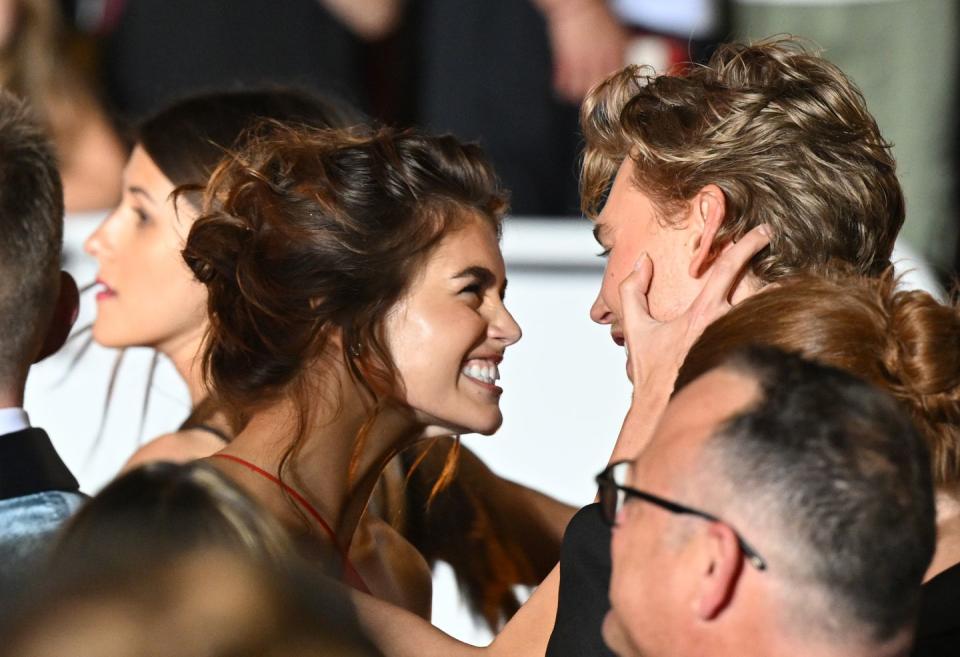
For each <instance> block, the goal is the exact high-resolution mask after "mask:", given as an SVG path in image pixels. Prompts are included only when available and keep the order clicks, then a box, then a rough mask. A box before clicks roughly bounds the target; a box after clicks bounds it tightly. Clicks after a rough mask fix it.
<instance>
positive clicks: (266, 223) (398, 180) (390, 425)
mask: <svg viewBox="0 0 960 657" xmlns="http://www.w3.org/2000/svg"><path fill="white" fill-rule="evenodd" d="M505 209H506V203H505V198H504V194H503V192H502V191H501V189H500V187H499V185H498V183H497V181H496V178H495V176H494V174H493V171H492V170H491V168H490V166H489V164H488V163H487V162H486V160H485V159H484V158H483V156H482V154H481V153H480V151H479V149H477V148H476V147H474V146H465V145H462V144H460V143H458V142H457V141H456V140H454V139H453V138H449V137H440V138H431V137H422V136H418V135H416V134H413V133H398V132H395V131H391V130H387V129H383V130H379V131H373V132H371V131H368V130H359V129H358V130H355V131H353V132H352V133H347V132H345V131H339V132H336V133H334V132H332V131H316V130H306V129H299V130H298V129H292V128H283V127H280V126H276V127H274V128H273V129H272V130H271V131H269V133H268V134H263V135H261V136H260V137H259V138H257V139H254V140H252V141H251V142H250V143H248V144H247V145H246V147H245V148H243V149H242V150H241V151H240V152H239V153H236V154H234V155H233V156H232V157H230V158H229V159H228V160H226V161H225V162H224V163H223V164H222V165H221V166H220V167H219V168H218V169H217V171H216V172H215V173H214V174H213V176H212V178H211V180H210V182H209V183H208V187H207V191H206V200H205V205H204V211H203V214H202V216H200V217H199V218H198V219H197V220H196V221H195V222H194V225H193V227H192V228H191V230H190V234H189V237H188V240H187V244H186V247H185V249H184V259H185V260H186V261H187V263H188V265H189V266H190V268H191V269H192V270H193V272H194V274H195V275H196V277H197V279H198V280H200V281H201V282H202V283H204V285H206V288H207V298H208V310H209V313H208V315H209V321H210V330H209V334H208V339H207V340H206V342H205V351H204V359H203V364H204V371H205V373H206V374H207V376H208V387H209V389H211V390H214V391H216V395H217V399H218V402H219V403H221V404H222V405H223V407H224V408H225V409H227V410H228V411H229V412H230V416H231V417H232V418H239V417H242V418H244V422H243V423H242V425H243V428H242V429H241V430H240V431H239V433H238V434H237V435H236V436H235V437H234V438H233V440H232V441H231V442H230V444H229V445H227V446H226V447H225V448H224V449H223V450H222V451H221V452H219V453H218V454H216V455H215V456H214V460H213V462H215V463H216V464H217V465H218V466H219V467H221V468H222V469H223V470H224V471H225V472H227V473H228V474H229V475H230V476H231V477H233V478H235V480H236V481H237V482H238V483H240V484H241V485H242V486H243V487H244V488H246V489H247V490H248V491H249V492H250V493H251V494H252V495H253V496H254V497H255V498H257V499H258V500H259V501H260V502H261V504H263V505H264V506H265V507H266V508H267V509H268V510H269V511H270V512H272V513H273V514H274V515H276V517H277V518H279V519H280V520H281V522H282V523H283V524H284V525H285V526H286V527H287V528H288V529H289V530H290V531H291V532H292V533H293V534H294V535H295V536H298V537H300V538H301V539H303V541H302V542H303V544H304V545H306V546H308V547H309V549H311V550H312V551H315V552H318V553H320V555H321V556H324V557H326V558H328V559H333V560H334V561H336V562H338V563H340V564H342V570H343V579H344V580H345V581H347V582H349V583H350V584H352V585H353V586H355V587H356V588H358V589H360V590H369V591H370V592H372V593H373V594H374V595H376V596H377V597H380V598H382V599H386V600H391V601H397V600H400V601H403V602H404V603H405V604H404V605H403V606H406V607H407V608H411V607H413V608H417V607H418V606H419V607H420V608H422V609H423V611H424V612H429V598H427V599H424V600H419V601H417V600H414V601H410V600H409V599H407V597H408V596H409V592H408V591H407V590H406V587H404V586H403V582H402V581H400V580H399V579H398V577H397V575H398V573H397V572H396V571H395V570H391V569H390V568H383V567H378V566H379V564H376V563H372V564H369V566H370V567H368V568H365V567H364V564H354V563H352V562H351V560H350V558H349V557H348V554H349V549H350V544H351V541H352V540H353V537H354V533H355V532H356V530H357V527H358V525H359V524H360V520H361V517H362V516H363V513H364V510H365V509H366V507H367V504H368V501H369V499H370V495H371V493H372V491H373V488H374V486H375V484H376V482H377V480H378V479H379V477H380V475H381V473H382V471H383V469H384V468H385V467H386V465H387V463H388V462H389V461H390V460H391V459H392V458H393V457H394V456H395V455H396V454H397V453H398V452H399V451H400V450H402V449H403V448H405V447H408V446H410V445H412V444H414V443H416V441H418V440H419V439H421V438H424V437H429V436H437V435H450V434H460V433H483V434H490V433H493V432H494V431H496V429H497V428H499V426H500V423H501V421H502V415H501V412H500V406H499V400H500V395H501V393H502V392H503V390H502V389H501V388H500V387H499V386H497V385H496V381H497V380H498V379H499V372H498V365H499V363H500V362H501V360H502V358H503V355H504V351H505V350H506V348H507V347H508V346H510V345H512V344H513V343H515V342H516V341H517V340H519V338H520V328H519V326H518V325H517V324H516V322H515V321H514V319H513V317H512V316H511V315H510V313H509V312H508V311H507V309H506V307H505V306H504V304H503V298H504V294H505V292H506V284H507V282H506V274H505V268H504V263H503V257H502V255H501V253H500V248H499V244H498V240H499V235H500V224H501V220H502V216H503V213H504V211H505ZM395 563H396V562H395Z"/></svg>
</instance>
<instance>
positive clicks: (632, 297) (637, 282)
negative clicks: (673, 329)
mask: <svg viewBox="0 0 960 657" xmlns="http://www.w3.org/2000/svg"><path fill="white" fill-rule="evenodd" d="M652 280H653V261H652V260H651V259H650V256H649V255H647V253H646V252H643V253H641V254H640V257H639V258H637V261H636V263H635V264H634V266H633V271H632V272H631V273H630V275H629V276H627V277H626V278H625V279H623V282H621V283H620V305H621V306H622V308H623V315H624V318H640V317H642V318H644V319H653V318H652V317H651V316H650V302H649V300H648V299H647V295H648V294H649V293H650V282H651V281H652Z"/></svg>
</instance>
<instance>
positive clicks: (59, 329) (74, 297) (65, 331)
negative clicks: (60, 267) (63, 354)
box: [33, 271, 80, 363]
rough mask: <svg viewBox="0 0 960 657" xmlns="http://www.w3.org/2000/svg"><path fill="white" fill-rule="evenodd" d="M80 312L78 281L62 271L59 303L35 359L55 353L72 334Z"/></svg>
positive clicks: (35, 360) (39, 359) (41, 358)
mask: <svg viewBox="0 0 960 657" xmlns="http://www.w3.org/2000/svg"><path fill="white" fill-rule="evenodd" d="M79 312H80V291H79V290H78V289H77V282H76V281H75V280H73V276H71V275H70V274H68V273H67V272H65V271H61V272H60V293H59V294H58V295H57V303H56V305H55V306H54V308H53V316H52V317H51V318H50V324H48V325H47V332H46V334H45V335H44V337H43V344H42V345H41V347H40V352H39V353H38V354H37V357H36V358H35V359H34V360H33V362H34V363H36V362H39V361H41V360H43V359H44V358H46V357H47V356H49V355H51V354H53V353H55V352H56V351H57V350H59V349H60V347H62V346H63V343H64V342H66V341H67V336H69V335H70V329H72V328H73V324H74V322H76V321H77V314H78V313H79Z"/></svg>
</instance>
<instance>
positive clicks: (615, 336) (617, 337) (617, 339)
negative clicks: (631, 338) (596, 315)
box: [610, 332, 626, 347]
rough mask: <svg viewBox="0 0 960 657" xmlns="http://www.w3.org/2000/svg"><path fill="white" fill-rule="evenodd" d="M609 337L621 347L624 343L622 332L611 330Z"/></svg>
mask: <svg viewBox="0 0 960 657" xmlns="http://www.w3.org/2000/svg"><path fill="white" fill-rule="evenodd" d="M610 339H612V340H613V341H614V342H616V343H617V346H618V347H622V346H623V345H624V344H626V340H624V338H623V333H618V332H611V333H610Z"/></svg>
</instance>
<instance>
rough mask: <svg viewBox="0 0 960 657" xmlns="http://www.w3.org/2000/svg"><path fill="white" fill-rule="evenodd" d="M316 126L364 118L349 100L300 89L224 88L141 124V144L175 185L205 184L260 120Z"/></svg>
mask: <svg viewBox="0 0 960 657" xmlns="http://www.w3.org/2000/svg"><path fill="white" fill-rule="evenodd" d="M263 119H270V120H274V121H280V122H283V123H290V124H295V125H304V126H311V127H314V128H345V127H347V126H350V125H355V124H357V123H359V122H360V117H359V115H358V114H357V113H356V112H354V111H353V110H352V109H350V108H348V106H347V105H345V104H343V103H340V102H338V101H335V100H333V99H330V98H324V97H320V96H316V95H313V94H310V93H308V92H305V91H300V90H295V89H283V88H278V89H264V90H252V91H222V92H214V93H206V94H200V95H195V96H189V97H187V98H184V99H181V100H179V101H177V102H175V103H173V104H171V105H169V106H168V107H167V108H165V109H163V110H161V111H160V112H158V113H157V114H154V115H153V116H152V117H150V118H148V119H146V120H145V121H144V122H143V123H141V124H140V126H139V128H138V129H137V134H136V143H138V144H139V145H141V146H142V147H143V149H144V150H145V151H146V152H147V155H149V156H150V159H151V160H153V162H154V164H156V165H157V167H158V168H159V169H160V170H161V171H162V172H163V174H164V175H165V176H166V177H167V178H169V179H170V182H172V183H173V184H174V185H175V186H180V185H204V184H205V183H206V182H207V179H208V178H209V177H210V174H211V173H212V172H213V170H214V169H215V168H216V166H217V164H219V163H220V160H222V159H223V157H224V156H225V155H226V153H227V152H228V150H230V149H232V148H235V147H237V146H238V145H240V144H238V142H240V141H242V138H243V136H244V134H245V133H246V132H247V131H248V130H249V129H250V128H251V127H253V125H254V124H256V123H257V121H258V120H263Z"/></svg>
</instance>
